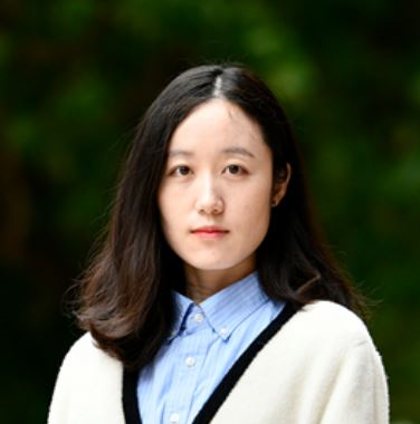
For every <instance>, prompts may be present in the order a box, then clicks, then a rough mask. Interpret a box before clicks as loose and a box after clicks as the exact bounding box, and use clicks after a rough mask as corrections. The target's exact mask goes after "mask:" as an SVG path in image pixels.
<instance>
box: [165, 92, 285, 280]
mask: <svg viewBox="0 0 420 424" xmlns="http://www.w3.org/2000/svg"><path fill="white" fill-rule="evenodd" d="M272 174H273V169H272V157H271V151H270V149H269V147H268V146H267V144H266V143H265V142H264V140H263V136H262V133H261V130H260V128H259V126H258V125H257V124H256V123H255V122H253V121H252V120H250V119H249V118H248V117H247V116H246V115H245V113H244V112H243V111H242V110H241V109H240V108H239V107H238V106H236V105H235V104H233V103H229V102H227V101H225V100H221V99H214V100H211V101H209V102H207V103H204V104H202V105H200V106H198V108H197V109H195V110H194V111H193V112H192V113H191V114H190V115H189V116H188V117H187V118H186V119H185V120H184V121H183V122H181V124H180V125H179V126H178V127H177V129H176V130H175V132H174V134H173V136H172V139H171V141H170V144H169V149H168V161H167V164H166V170H165V173H164V176H163V178H162V182H161V185H160V188H159V193H158V204H159V209H160V213H161V220H162V228H163V232H164V235H165V237H166V240H167V242H168V244H169V246H170V247H171V248H172V250H173V251H174V252H175V253H176V254H177V255H178V256H179V257H180V258H181V259H182V260H183V262H184V265H185V270H186V273H187V276H188V273H191V272H193V273H195V274H196V273H197V272H198V273H201V274H202V273H211V272H214V271H225V272H224V273H223V274H224V276H225V277H227V276H229V275H230V276H234V279H235V280H236V279H239V278H242V277H244V276H246V275H247V274H248V273H250V272H251V271H253V270H254V269H255V252H256V249H257V248H258V246H259V245H260V243H261V242H262V241H263V239H264V237H265V235H266V233H267V229H268V225H269V220H270V210H271V205H272V201H273V198H274V196H275V194H276V193H275V192H274V190H273V178H272ZM285 186H286V183H284V184H282V185H281V186H279V187H276V192H277V200H280V198H281V197H283V195H284V192H285V189H286V187H285Z"/></svg>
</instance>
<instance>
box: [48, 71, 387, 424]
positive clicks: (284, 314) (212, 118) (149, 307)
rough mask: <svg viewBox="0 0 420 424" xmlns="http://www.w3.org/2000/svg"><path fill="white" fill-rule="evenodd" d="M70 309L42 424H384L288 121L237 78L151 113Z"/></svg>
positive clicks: (210, 81)
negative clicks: (71, 325) (73, 313)
mask: <svg viewBox="0 0 420 424" xmlns="http://www.w3.org/2000/svg"><path fill="white" fill-rule="evenodd" d="M80 299H81V304H80V309H79V310H78V320H79V324H80V326H81V328H83V329H85V330H87V333H86V334H85V335H84V336H83V337H82V338H81V339H79V340H78V341H77V342H76V343H75V345H74V346H73V347H72V349H71V350H70V352H69V353H68V354H67V356H66V358H65V360H64V362H63V365H62V367H61V370H60V374H59V377H58V380H57V383H56V388H55V392H54V396H53V400H52V404H51V408H50V416H49V423H50V424H56V423H75V424H76V423H77V424H83V423H89V424H91V423H101V424H104V423H112V424H118V423H124V422H126V423H140V422H141V423H144V424H149V423H153V424H155V423H192V422H194V423H208V422H211V423H214V424H222V423H224V424H234V423H241V424H248V423H249V424H259V423H261V424H270V423H287V424H293V423H299V424H311V423H314V424H315V423H322V424H332V423H334V424H337V423H340V424H346V423H348V424H350V423H351V424H363V423H366V424H368V423H369V424H372V423H379V424H382V423H386V422H388V394H387V386H386V378H385V374H384V370H383V367H382V363H381V360H380V357H379V355H378V353H377V352H376V350H375V347H374V345H373V343H372V340H371V338H370V336H369V333H368V332H367V330H366V327H365V326H364V324H363V323H362V322H361V320H360V319H359V318H357V316H356V315H355V313H354V312H358V311H360V301H359V299H358V297H357V295H356V293H355V291H354V289H353V287H352V286H351V284H350V283H349V282H348V281H347V279H346V278H345V277H344V276H343V274H342V273H341V271H340V270H339V269H338V267H337V266H336V264H335V263H334V261H333V259H332V256H331V253H330V252H329V251H328V249H327V248H326V247H325V245H324V244H323V243H322V242H321V240H320V236H319V234H318V232H317V230H316V228H315V225H314V223H313V220H312V215H311V212H310V208H309V205H308V196H307V194H306V191H305V184H304V178H303V173H302V165H301V160H300V158H299V154H298V151H297V146H296V142H295V140H294V138H293V135H292V132H291V128H290V125H289V123H288V120H287V118H286V116H285V114H284V112H283V110H282V108H281V107H280V105H279V104H278V102H277V100H276V99H275V97H274V95H273V94H272V93H271V92H270V91H269V89H268V88H267V87H266V86H265V85H264V84H263V83H262V82H261V81H260V80H258V79H257V78H256V77H255V76H254V75H253V74H251V73H250V72H248V71H247V70H245V69H243V68H239V67H223V66H203V67H198V68H193V69H190V70H188V71H186V72H184V73H183V74H181V75H180V76H178V77H177V78H175V79H174V80H173V81H172V82H171V83H170V84H169V85H168V86H167V87H166V88H165V89H164V90H163V92H162V93H161V94H160V95H159V96H158V98H157V99H156V100H155V101H154V103H153V104H152V105H151V106H150V108H149V109H148V111H147V112H146V114H145V116H144V117H143V120H142V122H141V123H140V125H139V127H138V131H137V134H136V136H135V139H134V142H133V144H132V146H131V150H130V152H129V155H128V158H127V162H126V166H125V169H124V173H123V175H122V180H121V182H120V184H119V189H118V194H117V199H116V202H115V205H114V210H113V213H112V217H111V223H110V227H109V232H108V237H107V240H106V242H105V243H104V245H103V248H102V250H101V251H100V253H99V254H98V255H97V257H96V258H95V260H94V262H93V264H92V265H91V267H90V268H89V270H88V272H87V273H86V275H85V278H84V281H83V284H82V287H81V293H80ZM352 311H353V312H352Z"/></svg>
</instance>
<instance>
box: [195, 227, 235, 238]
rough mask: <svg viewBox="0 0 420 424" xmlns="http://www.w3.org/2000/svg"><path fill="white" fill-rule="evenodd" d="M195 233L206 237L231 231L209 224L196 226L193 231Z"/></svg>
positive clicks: (214, 236)
mask: <svg viewBox="0 0 420 424" xmlns="http://www.w3.org/2000/svg"><path fill="white" fill-rule="evenodd" d="M191 232H192V233H193V234H195V235H197V236H201V237H206V238H217V237H222V236H224V235H226V234H227V233H228V232H229V231H228V230H226V229H224V228H222V227H217V226H215V225H209V226H205V227H199V228H195V229H193V230H192V231H191Z"/></svg>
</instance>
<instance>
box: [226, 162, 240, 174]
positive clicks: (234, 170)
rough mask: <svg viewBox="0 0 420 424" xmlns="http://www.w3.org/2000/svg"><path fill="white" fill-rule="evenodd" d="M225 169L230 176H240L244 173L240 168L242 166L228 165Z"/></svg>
mask: <svg viewBox="0 0 420 424" xmlns="http://www.w3.org/2000/svg"><path fill="white" fill-rule="evenodd" d="M225 169H226V171H227V172H228V173H229V174H231V175H241V174H243V173H245V170H244V168H242V166H239V165H234V164H232V165H228V166H227V167H226V168H225Z"/></svg>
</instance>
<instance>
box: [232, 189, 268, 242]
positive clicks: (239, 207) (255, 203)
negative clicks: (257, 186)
mask: <svg viewBox="0 0 420 424" xmlns="http://www.w3.org/2000/svg"><path fill="white" fill-rule="evenodd" d="M250 194H253V195H250V196H247V197H246V198H242V199H238V200H237V202H236V207H235V215H236V217H237V222H238V223H241V226H242V227H245V228H244V229H247V233H248V234H249V233H250V232H251V233H252V234H255V235H257V234H260V233H261V232H264V235H265V232H266V231H267V228H268V223H269V220H270V213H271V203H270V191H269V190H267V189H266V188H262V189H261V190H256V191H255V192H254V193H250Z"/></svg>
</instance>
